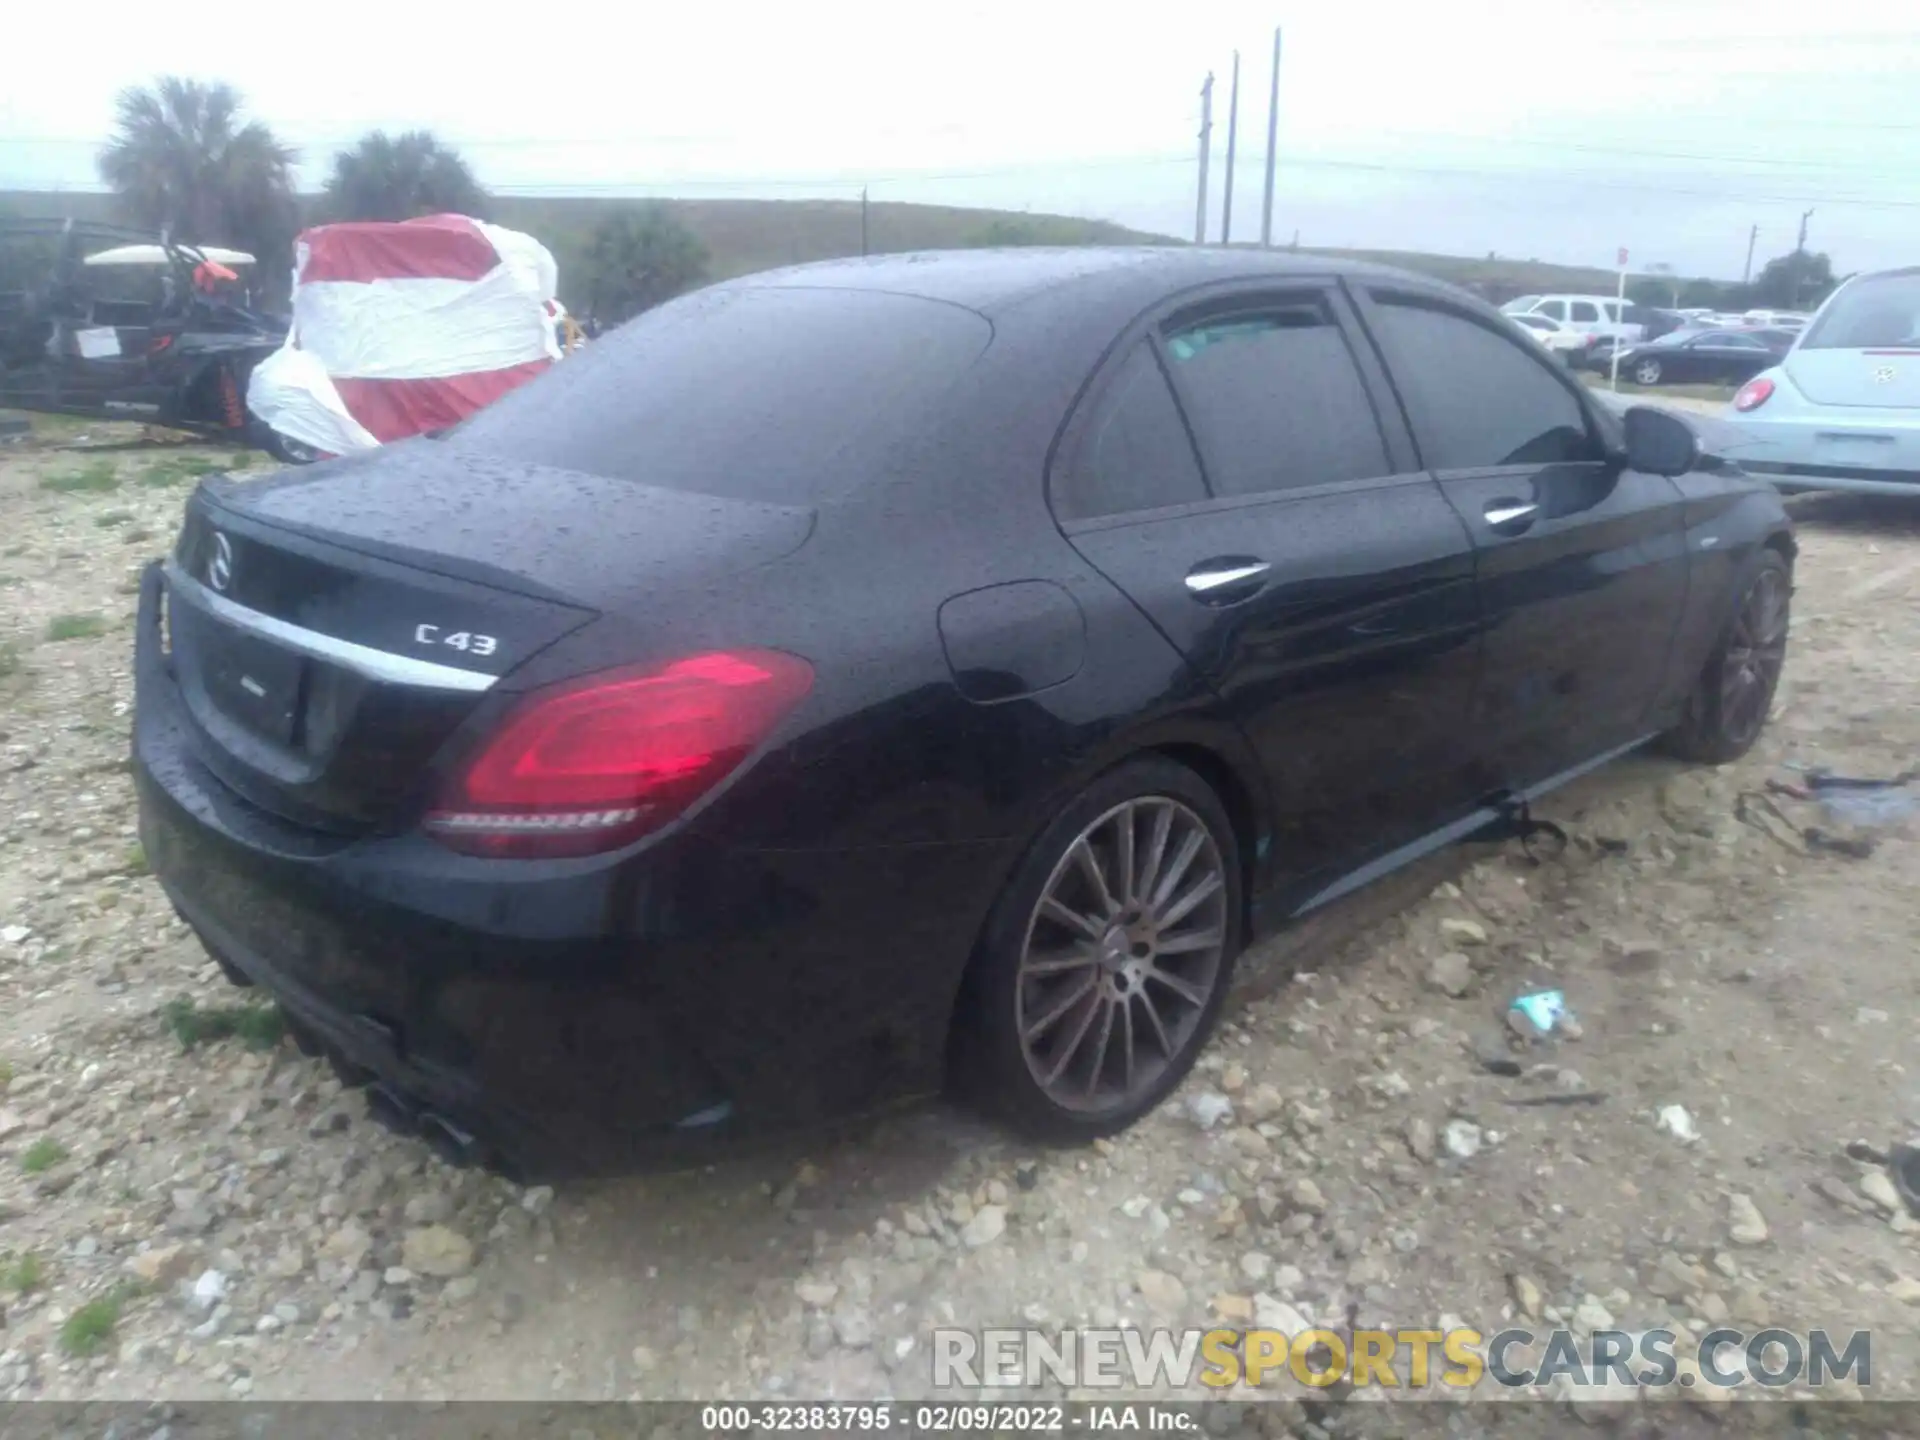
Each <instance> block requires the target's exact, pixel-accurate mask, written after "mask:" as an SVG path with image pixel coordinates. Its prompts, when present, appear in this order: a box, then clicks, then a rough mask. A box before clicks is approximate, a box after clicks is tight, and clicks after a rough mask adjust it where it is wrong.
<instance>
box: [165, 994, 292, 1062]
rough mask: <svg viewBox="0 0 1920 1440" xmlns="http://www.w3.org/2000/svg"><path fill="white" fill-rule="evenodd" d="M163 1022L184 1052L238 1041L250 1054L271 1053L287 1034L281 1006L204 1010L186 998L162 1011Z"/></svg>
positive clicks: (208, 1006)
mask: <svg viewBox="0 0 1920 1440" xmlns="http://www.w3.org/2000/svg"><path fill="white" fill-rule="evenodd" d="M160 1018H161V1020H162V1021H164V1022H165V1024H166V1027H167V1029H168V1030H169V1031H171V1032H172V1034H173V1038H174V1039H176V1040H178V1041H179V1042H180V1048H181V1049H182V1050H191V1049H193V1048H194V1046H196V1045H210V1044H212V1043H213V1042H214V1041H216V1040H225V1039H227V1038H229V1037H233V1038H237V1039H238V1040H239V1041H240V1043H241V1044H243V1045H245V1046H246V1047H247V1048H248V1049H249V1050H271V1049H272V1048H273V1047H274V1046H276V1045H278V1044H279V1043H280V1037H281V1036H282V1035H284V1034H286V1031H287V1022H286V1017H285V1016H283V1015H282V1014H281V1013H280V1009H279V1007H278V1006H277V1005H207V1006H200V1005H196V1004H194V1002H193V1001H192V1000H190V999H188V998H187V997H186V996H184V995H182V996H179V997H178V998H176V999H173V1000H169V1001H168V1002H167V1003H166V1004H165V1005H163V1006H162V1007H161V1009H160Z"/></svg>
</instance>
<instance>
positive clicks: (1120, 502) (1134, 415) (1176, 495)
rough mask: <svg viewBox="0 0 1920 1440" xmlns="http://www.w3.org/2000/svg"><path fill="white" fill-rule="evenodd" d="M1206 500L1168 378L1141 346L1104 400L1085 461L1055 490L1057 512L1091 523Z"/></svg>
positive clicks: (1087, 444)
mask: <svg viewBox="0 0 1920 1440" xmlns="http://www.w3.org/2000/svg"><path fill="white" fill-rule="evenodd" d="M1206 498H1207V487H1206V483H1205V482H1204V481H1203V480H1202V479H1201V478H1200V462H1199V461H1198V460H1197V459H1195V457H1194V453H1193V441H1192V439H1191V438H1190V437H1189V436H1188V435H1187V427H1186V423H1185V422H1184V421H1183V420H1181V418H1180V411H1179V408H1178V407H1177V406H1176V405H1175V404H1174V403H1173V392H1172V391H1171V390H1169V389H1168V388H1167V377H1166V376H1165V375H1163V374H1162V373H1161V372H1160V362H1159V361H1158V360H1156V359H1154V356H1153V348H1152V347H1151V346H1150V345H1147V344H1145V343H1144V342H1143V343H1141V344H1139V345H1136V346H1135V347H1134V349H1133V353H1132V354H1131V355H1129V356H1128V357H1127V358H1126V360H1125V362H1124V363H1123V364H1122V365H1121V367H1120V370H1119V373H1118V374H1116V375H1115V376H1114V377H1113V383H1112V384H1110V385H1108V386H1107V388H1106V392H1105V394H1104V395H1102V396H1101V398H1100V402H1099V408H1098V409H1097V410H1096V411H1095V413H1094V419H1093V423H1092V425H1091V426H1090V427H1089V428H1088V430H1087V438H1086V441H1085V443H1084V444H1083V445H1082V447H1081V450H1080V458H1079V459H1078V461H1077V462H1076V463H1075V464H1074V465H1072V466H1071V467H1069V469H1068V470H1067V472H1066V473H1065V474H1064V475H1062V477H1061V478H1060V479H1059V480H1058V481H1057V482H1056V483H1055V485H1054V490H1053V502H1054V510H1055V513H1056V514H1057V515H1058V517H1059V518H1060V519H1062V520H1091V519H1093V518H1094V517H1096V516H1100V515H1121V514H1125V513H1127V512H1128V511H1132V510H1157V509H1160V508H1161V507H1162V506H1167V505H1187V504H1191V503H1193V502H1194V501H1196V500H1204V499H1206Z"/></svg>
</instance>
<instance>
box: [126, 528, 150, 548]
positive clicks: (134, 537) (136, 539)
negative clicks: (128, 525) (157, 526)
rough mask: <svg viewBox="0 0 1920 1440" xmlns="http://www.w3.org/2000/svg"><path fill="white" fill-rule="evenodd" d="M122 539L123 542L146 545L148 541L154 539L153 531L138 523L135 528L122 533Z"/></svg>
mask: <svg viewBox="0 0 1920 1440" xmlns="http://www.w3.org/2000/svg"><path fill="white" fill-rule="evenodd" d="M120 539H121V541H122V543H124V544H127V545H144V544H146V543H147V541H149V540H151V539H153V531H151V530H149V529H147V528H146V527H145V526H143V525H136V526H134V527H133V529H131V530H129V531H127V533H126V534H124V535H122V536H121V537H120Z"/></svg>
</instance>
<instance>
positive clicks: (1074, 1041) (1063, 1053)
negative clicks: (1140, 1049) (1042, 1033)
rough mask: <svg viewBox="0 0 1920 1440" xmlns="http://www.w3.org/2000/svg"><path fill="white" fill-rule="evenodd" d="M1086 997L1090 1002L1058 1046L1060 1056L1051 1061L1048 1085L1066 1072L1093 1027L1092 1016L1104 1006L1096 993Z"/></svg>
mask: <svg viewBox="0 0 1920 1440" xmlns="http://www.w3.org/2000/svg"><path fill="white" fill-rule="evenodd" d="M1088 999H1089V1000H1090V1002H1091V1003H1089V1004H1088V1005H1086V1006H1085V1007H1083V1009H1082V1012H1081V1015H1080V1023H1079V1024H1078V1025H1076V1026H1074V1027H1073V1033H1072V1034H1071V1035H1069V1036H1068V1037H1067V1042H1066V1044H1064V1045H1062V1046H1061V1047H1060V1058H1059V1059H1057V1060H1055V1061H1054V1062H1053V1069H1052V1070H1051V1071H1050V1072H1049V1073H1048V1075H1047V1084H1049V1085H1051V1084H1053V1083H1054V1082H1055V1081H1056V1080H1058V1079H1059V1078H1060V1077H1061V1076H1062V1075H1064V1074H1065V1073H1066V1070H1067V1066H1069V1065H1071V1064H1072V1063H1073V1057H1074V1056H1076V1055H1078V1054H1079V1053H1080V1047H1081V1045H1083V1044H1084V1043H1085V1042H1086V1038H1087V1031H1088V1030H1090V1029H1092V1028H1093V1017H1094V1016H1096V1015H1098V1014H1099V1013H1100V1011H1101V1010H1102V1008H1104V1007H1103V1006H1102V1005H1101V1003H1100V996H1099V995H1098V994H1097V993H1095V994H1089V995H1088Z"/></svg>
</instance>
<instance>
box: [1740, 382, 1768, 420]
mask: <svg viewBox="0 0 1920 1440" xmlns="http://www.w3.org/2000/svg"><path fill="white" fill-rule="evenodd" d="M1772 395H1773V381H1771V380H1769V379H1767V378H1766V377H1764V376H1761V377H1759V378H1757V379H1753V380H1749V381H1747V383H1746V384H1744V385H1742V386H1741V387H1740V388H1739V389H1738V390H1737V391H1735V392H1734V396H1733V408H1734V409H1736V410H1738V411H1740V412H1741V413H1742V414H1744V413H1745V412H1747V411H1748V410H1758V409H1759V408H1760V407H1761V406H1762V405H1764V404H1766V403H1767V401H1768V399H1769V398H1771V397H1772Z"/></svg>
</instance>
